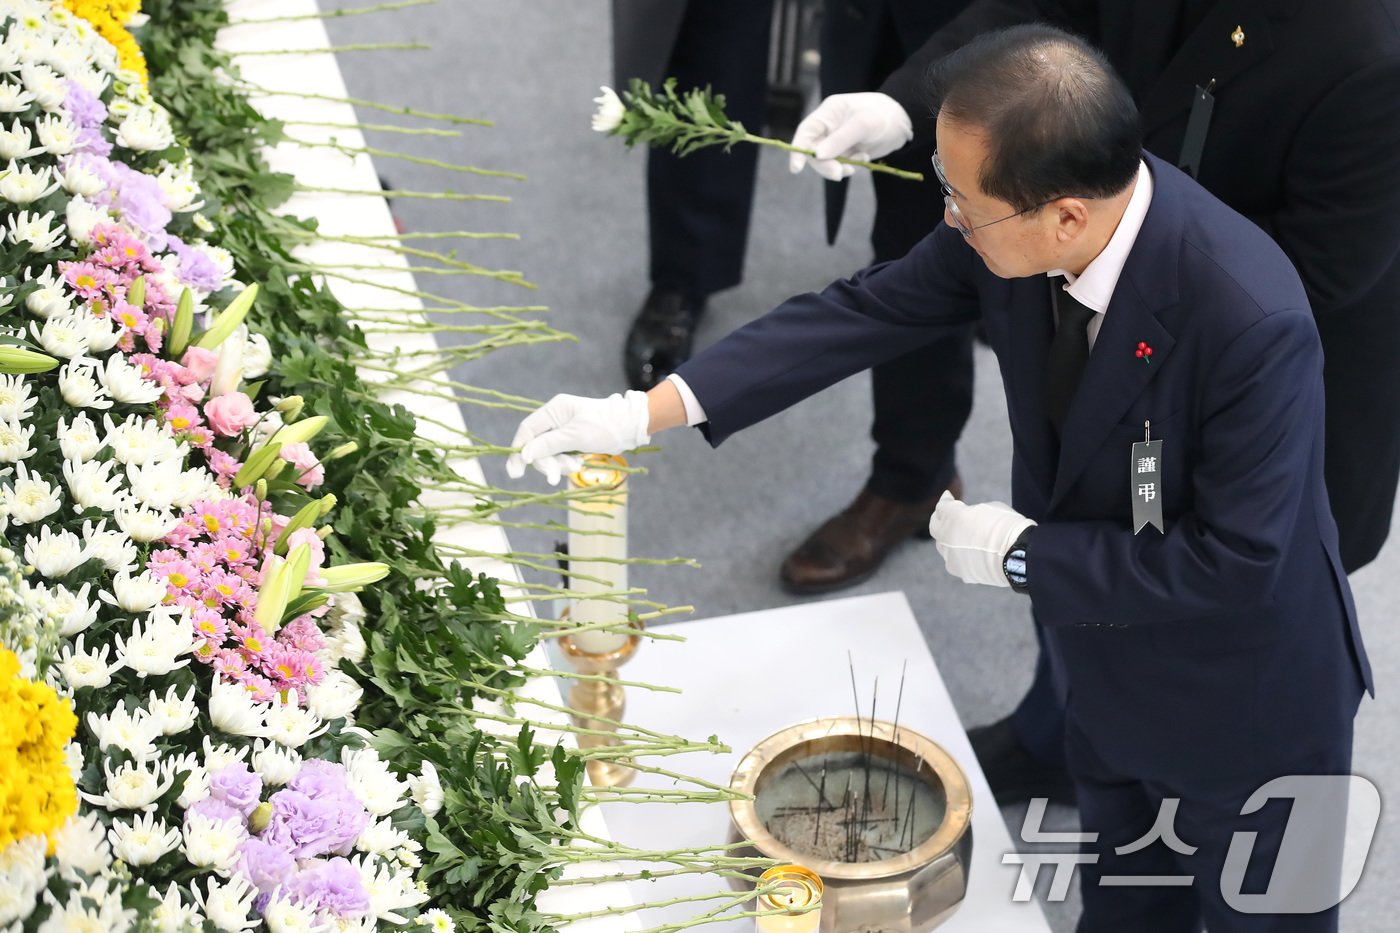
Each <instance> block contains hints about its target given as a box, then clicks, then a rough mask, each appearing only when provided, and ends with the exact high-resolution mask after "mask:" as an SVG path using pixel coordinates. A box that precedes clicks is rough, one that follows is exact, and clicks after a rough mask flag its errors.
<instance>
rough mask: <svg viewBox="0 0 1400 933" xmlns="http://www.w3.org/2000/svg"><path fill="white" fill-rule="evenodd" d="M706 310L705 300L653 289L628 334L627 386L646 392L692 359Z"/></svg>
mask: <svg viewBox="0 0 1400 933" xmlns="http://www.w3.org/2000/svg"><path fill="white" fill-rule="evenodd" d="M704 310H705V299H704V298H696V297H694V296H693V295H687V294H685V293H683V292H679V291H676V290H675V289H671V288H662V287H661V286H656V287H654V288H653V289H652V290H651V292H650V294H648V295H647V300H646V301H644V302H642V307H641V310H639V311H638V312H637V316H636V318H634V319H633V321H632V327H631V329H630V330H629V331H628V332H627V344H626V347H625V348H624V349H623V355H622V367H623V369H624V370H625V371H626V373H627V384H628V385H629V386H631V387H632V388H634V389H637V390H639V391H642V392H645V391H646V390H647V389H650V388H651V387H652V386H654V385H656V384H657V383H658V382H660V381H661V380H663V379H665V378H666V377H667V376H669V375H670V374H671V373H673V372H675V371H676V369H677V367H679V366H680V365H681V364H682V363H684V362H685V361H686V360H688V359H690V348H691V344H692V343H693V341H694V339H695V325H696V323H697V322H698V321H699V320H700V314H701V312H703V311H704Z"/></svg>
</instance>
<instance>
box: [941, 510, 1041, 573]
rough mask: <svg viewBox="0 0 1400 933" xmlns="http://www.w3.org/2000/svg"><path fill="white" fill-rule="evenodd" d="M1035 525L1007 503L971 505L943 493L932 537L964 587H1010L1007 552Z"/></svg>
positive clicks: (950, 568)
mask: <svg viewBox="0 0 1400 933" xmlns="http://www.w3.org/2000/svg"><path fill="white" fill-rule="evenodd" d="M1034 526H1035V522H1033V521H1031V520H1030V519H1029V518H1026V517H1025V516H1024V515H1022V514H1021V513H1020V512H1017V511H1016V510H1015V509H1013V508H1012V507H1011V506H1009V505H1007V504H1006V503H1004V502H982V503H979V504H978V505H968V504H967V503H966V502H960V501H959V500H957V499H954V498H953V496H952V494H951V493H947V492H945V493H943V497H942V498H941V499H939V500H938V507H937V508H935V509H934V510H933V517H932V518H930V519H929V522H928V530H929V534H931V535H933V540H934V542H935V543H936V544H937V546H938V553H939V554H941V555H943V563H944V565H945V566H947V568H948V572H949V573H951V574H952V575H953V576H955V577H957V578H958V579H959V580H962V581H963V582H964V583H985V584H987V585H988V586H1010V585H1011V581H1010V580H1008V579H1007V578H1006V573H1005V572H1004V571H1003V569H1002V562H1003V560H1005V558H1006V552H1007V551H1009V550H1011V546H1012V545H1013V544H1015V543H1016V539H1017V538H1019V537H1021V534H1022V533H1023V532H1024V531H1025V530H1026V529H1027V528H1031V527H1034Z"/></svg>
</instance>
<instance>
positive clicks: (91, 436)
mask: <svg viewBox="0 0 1400 933" xmlns="http://www.w3.org/2000/svg"><path fill="white" fill-rule="evenodd" d="M58 449H59V451H60V452H62V454H63V459H65V460H77V461H78V462H80V463H81V462H85V461H87V460H91V459H92V458H93V457H95V456H97V452H98V451H99V450H101V449H102V438H101V437H100V436H98V433H97V425H95V424H93V422H92V419H91V418H89V417H88V416H87V412H85V411H84V412H79V413H78V414H77V416H76V417H74V418H73V421H72V423H71V424H70V423H69V421H68V419H67V418H59V419H58Z"/></svg>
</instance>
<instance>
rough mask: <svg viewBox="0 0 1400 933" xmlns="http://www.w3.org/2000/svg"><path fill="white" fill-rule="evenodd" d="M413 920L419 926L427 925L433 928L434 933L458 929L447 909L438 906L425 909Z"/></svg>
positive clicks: (445, 932) (450, 931) (448, 932)
mask: <svg viewBox="0 0 1400 933" xmlns="http://www.w3.org/2000/svg"><path fill="white" fill-rule="evenodd" d="M413 922H414V923H416V924H418V925H419V926H425V927H427V928H428V929H430V930H432V931H433V933H452V931H453V930H455V929H456V926H455V925H454V924H453V923H452V918H451V917H450V916H448V914H447V911H445V910H441V909H439V908H437V907H434V908H433V909H431V910H425V911H423V912H422V913H421V914H419V915H418V917H417V918H416V919H415V920H414V921H413Z"/></svg>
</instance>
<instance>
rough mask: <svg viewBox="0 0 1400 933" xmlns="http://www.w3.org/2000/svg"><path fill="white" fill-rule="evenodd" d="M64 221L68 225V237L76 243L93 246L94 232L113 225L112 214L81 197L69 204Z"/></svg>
mask: <svg viewBox="0 0 1400 933" xmlns="http://www.w3.org/2000/svg"><path fill="white" fill-rule="evenodd" d="M63 219H64V221H65V222H66V223H67V225H68V236H69V237H71V238H72V240H73V242H74V243H79V244H82V245H83V246H91V245H92V233H93V231H94V230H96V229H97V228H98V227H100V226H102V225H104V224H110V223H112V212H111V211H109V210H107V208H105V207H103V206H102V205H101V204H94V203H93V202H91V201H89V200H88V199H87V198H85V197H82V196H81V195H79V196H77V197H75V198H73V200H71V201H69V202H68V207H67V208H65V209H64V213H63Z"/></svg>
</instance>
